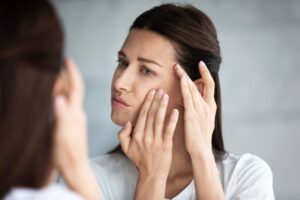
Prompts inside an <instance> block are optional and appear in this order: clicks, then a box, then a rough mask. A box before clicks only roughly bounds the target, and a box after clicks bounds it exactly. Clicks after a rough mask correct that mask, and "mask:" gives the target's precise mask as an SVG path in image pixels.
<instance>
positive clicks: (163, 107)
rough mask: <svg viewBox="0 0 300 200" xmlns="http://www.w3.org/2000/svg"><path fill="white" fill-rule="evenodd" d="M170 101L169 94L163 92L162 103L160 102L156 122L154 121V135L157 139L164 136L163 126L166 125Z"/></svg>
mask: <svg viewBox="0 0 300 200" xmlns="http://www.w3.org/2000/svg"><path fill="white" fill-rule="evenodd" d="M168 102H169V95H167V94H163V95H162V98H161V101H160V104H159V108H158V111H157V113H156V117H155V122H154V123H155V124H154V137H155V138H157V139H159V138H162V137H163V135H162V132H163V127H164V122H165V116H166V112H167V107H168Z"/></svg>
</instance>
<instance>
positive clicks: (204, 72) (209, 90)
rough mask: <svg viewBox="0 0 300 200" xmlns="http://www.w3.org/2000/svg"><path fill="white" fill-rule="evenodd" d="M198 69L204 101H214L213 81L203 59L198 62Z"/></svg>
mask: <svg viewBox="0 0 300 200" xmlns="http://www.w3.org/2000/svg"><path fill="white" fill-rule="evenodd" d="M199 71H200V74H201V77H202V80H203V83H204V89H203V98H204V100H205V101H206V102H209V103H212V102H214V94H215V82H214V79H213V78H212V76H211V74H210V72H209V70H208V68H207V66H206V65H205V63H204V62H203V61H200V63H199Z"/></svg>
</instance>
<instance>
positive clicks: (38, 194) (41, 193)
mask: <svg viewBox="0 0 300 200" xmlns="http://www.w3.org/2000/svg"><path fill="white" fill-rule="evenodd" d="M60 199H63V200H83V198H81V197H80V196H79V195H78V194H76V193H74V192H72V191H71V190H68V189H67V188H64V187H62V186H59V185H56V184H52V185H49V186H47V187H45V188H41V189H34V188H21V187H16V188H13V189H12V190H10V192H9V193H8V194H7V195H6V196H5V197H4V200H60Z"/></svg>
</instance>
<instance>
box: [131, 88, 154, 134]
mask: <svg viewBox="0 0 300 200" xmlns="http://www.w3.org/2000/svg"><path fill="white" fill-rule="evenodd" d="M155 94H156V91H155V90H154V89H152V90H150V91H149V92H148V94H147V96H146V98H145V101H144V104H143V105H142V108H141V110H140V113H139V116H138V119H137V122H136V124H135V127H134V132H133V136H134V137H138V138H142V137H143V134H144V130H145V126H146V120H147V115H148V111H149V108H150V106H151V104H152V101H153V99H154V96H155Z"/></svg>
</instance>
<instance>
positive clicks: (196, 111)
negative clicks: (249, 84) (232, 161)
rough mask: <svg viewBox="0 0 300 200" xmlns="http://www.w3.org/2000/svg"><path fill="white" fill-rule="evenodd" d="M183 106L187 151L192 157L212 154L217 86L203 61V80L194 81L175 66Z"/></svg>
mask: <svg viewBox="0 0 300 200" xmlns="http://www.w3.org/2000/svg"><path fill="white" fill-rule="evenodd" d="M175 71H176V74H177V76H178V77H179V78H180V86H181V92H182V97H183V104H184V132H185V145H186V149H187V151H188V152H189V154H190V155H191V156H198V155H206V156H207V155H209V156H213V154H212V144H211V143H212V133H213V130H214V127H215V115H216V111H217V106H216V102H215V99H214V89H215V83H214V80H213V78H212V76H211V75H210V72H209V71H208V69H207V67H206V65H205V64H204V62H202V61H201V62H200V63H199V72H200V74H201V77H202V78H201V79H199V80H196V81H195V82H193V81H192V80H191V79H190V78H189V76H188V75H187V74H186V72H185V71H184V70H183V69H182V68H181V67H180V66H179V65H176V66H175Z"/></svg>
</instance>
